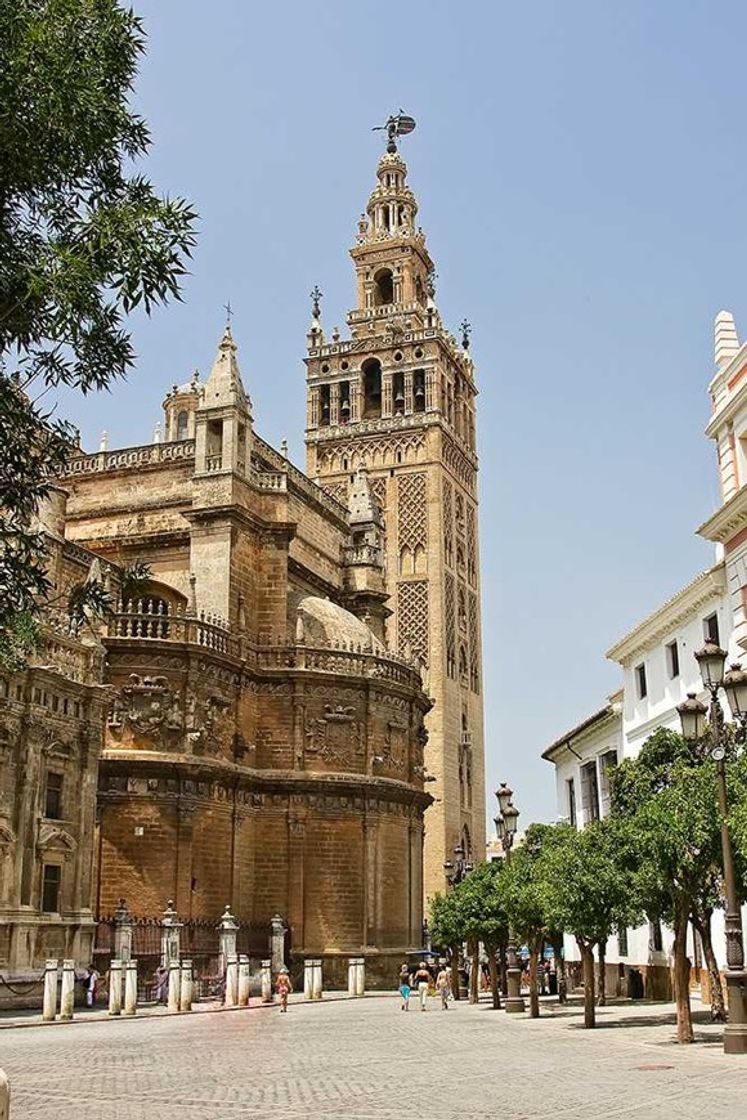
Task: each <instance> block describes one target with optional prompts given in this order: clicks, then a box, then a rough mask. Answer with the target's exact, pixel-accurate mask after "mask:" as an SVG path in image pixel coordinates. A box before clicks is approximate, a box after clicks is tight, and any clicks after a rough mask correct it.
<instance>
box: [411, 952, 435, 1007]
mask: <svg viewBox="0 0 747 1120" xmlns="http://www.w3.org/2000/svg"><path fill="white" fill-rule="evenodd" d="M431 980H432V977H431V974H430V972H429V971H428V969H427V968H426V966H425V961H421V962H420V964H419V965H418V971H417V972H416V973H415V987H416V988H417V990H418V996H419V997H420V1010H421V1011H425V1009H426V1007H425V1001H426V1000H427V999H428V989H429V988H430V986H431Z"/></svg>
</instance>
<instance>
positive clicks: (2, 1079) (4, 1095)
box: [0, 1069, 10, 1120]
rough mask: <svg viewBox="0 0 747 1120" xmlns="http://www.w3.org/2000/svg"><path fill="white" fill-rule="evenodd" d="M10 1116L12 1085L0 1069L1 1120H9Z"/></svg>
mask: <svg viewBox="0 0 747 1120" xmlns="http://www.w3.org/2000/svg"><path fill="white" fill-rule="evenodd" d="M9 1116H10V1084H9V1082H8V1078H7V1076H6V1075H5V1073H3V1071H2V1070H1V1069H0V1120H8V1117H9Z"/></svg>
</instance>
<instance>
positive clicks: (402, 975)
mask: <svg viewBox="0 0 747 1120" xmlns="http://www.w3.org/2000/svg"><path fill="white" fill-rule="evenodd" d="M411 991H412V978H411V976H410V972H409V969H408V967H407V965H406V964H403V965H402V968H401V969H400V970H399V994H400V995H401V996H402V1006H401V1008H400V1010H402V1011H409V1010H410V992H411Z"/></svg>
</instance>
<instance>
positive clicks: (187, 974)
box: [179, 960, 192, 1011]
mask: <svg viewBox="0 0 747 1120" xmlns="http://www.w3.org/2000/svg"><path fill="white" fill-rule="evenodd" d="M179 1010H180V1011H191V1010H192V962H191V961H189V960H183V961H182V965H181V970H180V976H179Z"/></svg>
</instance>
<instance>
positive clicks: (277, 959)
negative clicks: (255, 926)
mask: <svg viewBox="0 0 747 1120" xmlns="http://www.w3.org/2000/svg"><path fill="white" fill-rule="evenodd" d="M270 926H271V928H272V934H271V949H270V956H271V957H272V971H273V973H274V974H275V975H277V974H278V972H280V969H281V968H282V967H283V965H284V964H285V963H286V961H285V933H286V927H285V922H284V921H283V919H282V918H281V917H280V915H279V914H276V915H275V917H274V918H273V919H272V920H271V922H270Z"/></svg>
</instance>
